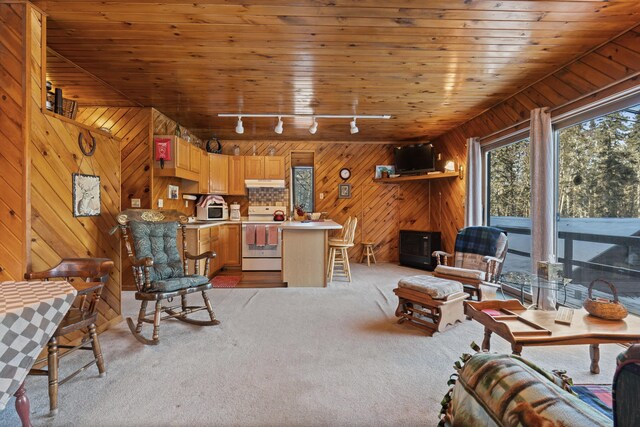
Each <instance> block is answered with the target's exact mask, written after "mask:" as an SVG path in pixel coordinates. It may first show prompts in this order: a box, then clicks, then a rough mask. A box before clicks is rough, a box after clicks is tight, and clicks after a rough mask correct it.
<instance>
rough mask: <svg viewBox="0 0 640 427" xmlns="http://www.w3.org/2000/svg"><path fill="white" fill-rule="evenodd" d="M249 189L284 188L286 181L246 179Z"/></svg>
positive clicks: (245, 182) (246, 185)
mask: <svg viewBox="0 0 640 427" xmlns="http://www.w3.org/2000/svg"><path fill="white" fill-rule="evenodd" d="M244 185H245V187H247V188H284V179H245V180H244Z"/></svg>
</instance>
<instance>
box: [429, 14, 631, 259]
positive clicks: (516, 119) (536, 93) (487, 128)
mask: <svg viewBox="0 0 640 427" xmlns="http://www.w3.org/2000/svg"><path fill="white" fill-rule="evenodd" d="M639 41H640V26H636V27H635V28H633V29H632V30H630V31H627V32H625V33H624V34H622V35H620V36H619V37H616V38H614V39H613V40H611V41H609V42H607V43H604V44H602V45H601V46H599V47H597V48H595V49H594V50H593V51H591V52H589V53H587V54H585V55H584V56H582V57H580V58H578V59H577V60H576V61H574V62H571V63H569V64H567V65H566V66H564V67H562V68H560V69H558V70H556V71H555V72H553V73H552V74H550V75H548V76H546V77H544V78H543V79H541V80H540V81H537V82H534V83H532V84H531V85H530V86H529V87H527V88H524V89H523V90H522V91H520V92H518V93H515V94H513V95H512V96H511V97H509V98H507V99H506V100H504V101H503V102H501V103H499V104H497V105H495V106H494V107H493V108H491V109H489V110H487V111H485V112H484V113H482V114H480V115H478V116H476V117H475V118H473V119H471V120H469V121H467V122H466V123H464V124H462V125H461V126H458V127H457V128H454V129H452V130H451V131H449V132H447V133H445V134H444V135H441V136H440V137H438V138H437V139H435V140H434V145H435V146H436V148H438V149H439V150H441V151H442V152H443V153H444V154H443V156H444V157H445V158H446V159H449V158H452V159H454V160H455V161H456V163H458V162H462V164H464V163H465V162H466V146H465V144H466V138H468V137H474V136H477V137H481V138H491V139H495V138H498V137H499V136H500V135H507V134H509V133H511V132H513V131H515V130H519V129H523V128H526V127H527V126H528V120H529V116H530V110H532V109H534V108H540V107H550V108H551V109H552V116H553V115H557V114H563V113H566V112H569V111H572V110H574V109H576V108H580V107H583V106H585V105H589V104H590V103H593V102H597V101H598V100H601V99H606V98H607V97H611V96H614V95H615V94H616V93H620V92H624V91H629V90H633V89H634V88H637V89H638V88H640V80H639V79H640V43H639ZM465 178H466V176H465ZM431 185H432V187H431V198H430V200H431V205H432V207H433V209H431V221H432V224H433V226H434V227H437V228H441V231H442V235H443V242H444V246H445V249H447V250H449V251H451V250H453V245H454V242H455V235H456V233H457V231H458V229H460V228H461V227H462V226H463V225H464V191H465V190H464V181H462V180H455V181H438V182H433V183H432V184H431ZM441 196H442V201H440V197H441ZM438 204H441V205H442V208H441V209H440V207H438V208H436V205H438ZM440 211H442V214H439V212H440ZM438 221H439V222H438Z"/></svg>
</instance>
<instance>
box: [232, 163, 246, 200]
mask: <svg viewBox="0 0 640 427" xmlns="http://www.w3.org/2000/svg"><path fill="white" fill-rule="evenodd" d="M244 164H245V157H244V156H229V191H228V194H229V195H230V196H244V195H245V194H246V189H245V186H244V180H245V177H244Z"/></svg>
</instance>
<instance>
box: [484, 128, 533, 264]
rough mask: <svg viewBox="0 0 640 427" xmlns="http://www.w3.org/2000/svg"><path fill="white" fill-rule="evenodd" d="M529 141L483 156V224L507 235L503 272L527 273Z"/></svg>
mask: <svg viewBox="0 0 640 427" xmlns="http://www.w3.org/2000/svg"><path fill="white" fill-rule="evenodd" d="M529 158H530V153H529V138H524V139H521V140H519V141H517V142H514V143H512V144H509V145H505V146H502V147H499V148H495V149H493V150H490V151H488V152H487V187H488V191H487V224H488V225H491V226H494V227H498V228H501V229H503V230H505V231H506V232H507V233H508V235H509V255H508V256H507V258H506V260H505V266H504V268H503V270H504V271H529V270H530V269H531V255H530V252H531V219H530V215H531V212H530V210H531V172H530V167H529Z"/></svg>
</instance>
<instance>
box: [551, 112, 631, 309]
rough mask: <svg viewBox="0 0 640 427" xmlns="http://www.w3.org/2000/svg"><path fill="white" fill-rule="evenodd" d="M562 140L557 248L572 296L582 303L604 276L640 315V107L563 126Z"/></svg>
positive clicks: (559, 136) (559, 140) (558, 135)
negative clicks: (591, 284) (593, 284)
mask: <svg viewBox="0 0 640 427" xmlns="http://www.w3.org/2000/svg"><path fill="white" fill-rule="evenodd" d="M556 140H557V144H558V162H559V165H558V191H557V211H558V212H557V213H558V235H557V247H558V255H559V257H560V260H561V261H562V262H563V263H564V268H565V275H566V276H568V277H570V278H571V279H572V290H573V292H571V293H570V295H569V297H570V298H573V299H575V300H576V302H579V301H581V300H583V299H584V297H585V294H586V289H587V287H588V285H589V284H590V283H591V282H592V281H593V280H596V279H605V280H607V281H609V282H611V283H613V284H615V286H616V287H617V288H618V292H619V294H620V296H621V298H622V299H624V303H625V305H626V306H627V308H629V309H630V311H633V312H635V313H640V105H636V106H632V107H628V108H624V109H621V110H618V111H615V112H612V113H609V114H605V115H601V116H598V117H595V118H591V119H589V120H586V121H582V122H580V123H576V124H573V125H571V126H566V127H562V128H559V129H557V130H556ZM599 289H600V290H601V292H602V293H605V291H606V293H609V290H608V289H607V288H606V286H604V287H603V286H600V287H599ZM599 293H600V292H599ZM603 296H604V295H603ZM609 296H610V295H609Z"/></svg>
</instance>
